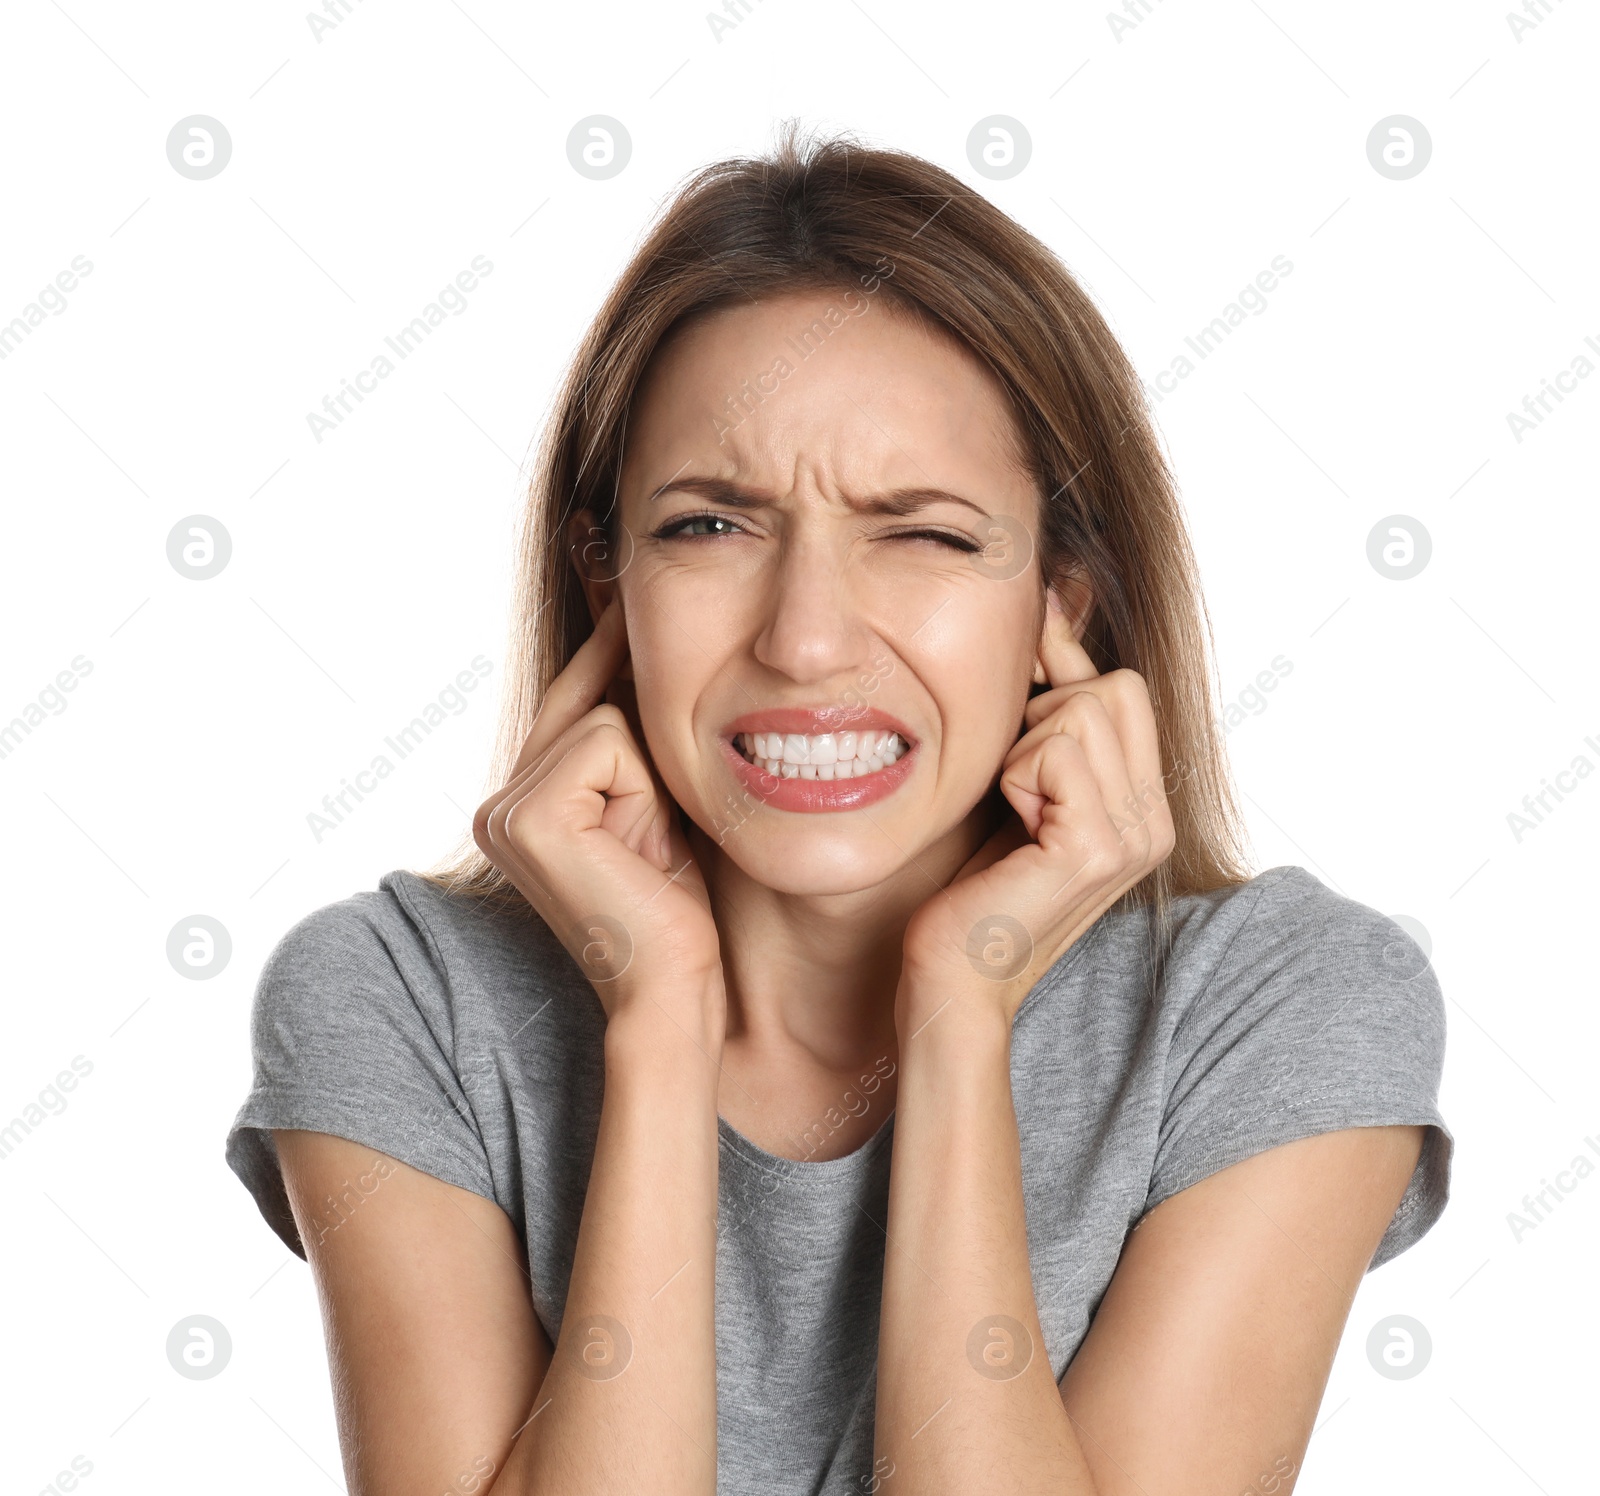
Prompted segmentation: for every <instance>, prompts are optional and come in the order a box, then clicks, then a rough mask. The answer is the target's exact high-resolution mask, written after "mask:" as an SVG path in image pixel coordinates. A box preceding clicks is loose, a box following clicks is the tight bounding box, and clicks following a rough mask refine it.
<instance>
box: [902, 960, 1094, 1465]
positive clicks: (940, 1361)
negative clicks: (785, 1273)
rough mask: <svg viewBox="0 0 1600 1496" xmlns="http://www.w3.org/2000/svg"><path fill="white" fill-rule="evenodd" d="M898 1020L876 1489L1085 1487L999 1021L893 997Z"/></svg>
mask: <svg viewBox="0 0 1600 1496" xmlns="http://www.w3.org/2000/svg"><path fill="white" fill-rule="evenodd" d="M941 1003H943V1004H944V1005H943V1006H942V1007H941ZM897 1021H898V1023H899V1026H900V1032H901V1040H900V1090H899V1094H898V1097H897V1100H896V1103H895V1130H894V1156H893V1160H892V1164H891V1168H890V1184H889V1221H888V1244H887V1247H886V1249H885V1259H884V1274H883V1308H882V1314H881V1318H880V1321H879V1329H878V1397H877V1435H876V1450H875V1453H876V1457H877V1458H876V1473H877V1475H878V1477H879V1483H878V1488H879V1489H882V1490H886V1491H899V1492H902V1493H905V1496H947V1493H948V1496H955V1493H957V1492H962V1493H965V1492H968V1491H976V1490H995V1491H1000V1490H1004V1491H1047V1490H1048V1491H1053V1492H1058V1493H1061V1496H1093V1492H1094V1483H1093V1480H1092V1478H1091V1476H1090V1473H1089V1470H1088V1467H1087V1465H1086V1464H1085V1462H1084V1458H1083V1454H1082V1451H1081V1448H1080V1446H1079V1444H1078V1441H1077V1438H1076V1435H1075V1434H1074V1432H1073V1429H1072V1424H1071V1422H1070V1420H1069V1419H1068V1417H1067V1414H1066V1410H1065V1409H1064V1408H1063V1406H1062V1403H1061V1397H1060V1393H1059V1391H1058V1389H1057V1387H1056V1382H1055V1378H1054V1376H1053V1375H1052V1374H1051V1368H1050V1361H1049V1358H1048V1356H1047V1355H1046V1354H1045V1348H1044V1344H1043V1340H1042V1336H1041V1333H1040V1329H1039V1318H1038V1311H1037V1309H1036V1308H1035V1305H1034V1298H1033V1282H1032V1277H1031V1274H1030V1271H1029V1266H1028V1242H1027V1230H1026V1222H1025V1217H1024V1211H1023V1200H1022V1166H1021V1149H1020V1145H1019V1141H1018V1136H1017V1124H1016V1116H1015V1113H1014V1111H1013V1109H1012V1103H1011V1074H1010V1043H1011V1036H1010V1024H1009V1020H1008V1019H1007V1018H1006V1017H1005V1015H1004V1014H1002V1013H1001V1012H1000V1011H999V1010H998V1008H997V1007H996V1006H995V1005H993V1004H989V1003H985V1002H983V1001H982V999H981V998H974V997H972V996H971V995H968V994H954V995H952V996H951V1000H950V1001H948V1002H947V1003H944V999H943V998H935V997H934V996H933V995H932V994H930V993H920V994H916V995H915V996H914V997H913V996H908V995H907V994H906V993H905V991H904V990H903V991H902V1000H901V1002H900V1003H899V1005H898V1006H897Z"/></svg>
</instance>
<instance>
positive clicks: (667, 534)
mask: <svg viewBox="0 0 1600 1496" xmlns="http://www.w3.org/2000/svg"><path fill="white" fill-rule="evenodd" d="M702 524H712V525H725V526H726V527H727V528H726V529H722V530H697V531H694V532H692V533H691V531H690V528H689V527H690V526H691V525H702ZM745 533H746V532H745V531H744V530H742V529H740V528H739V526H737V525H736V524H734V522H733V521H732V520H731V519H729V518H728V516H727V515H725V514H712V513H710V512H709V511H708V512H705V513H701V514H680V515H679V516H678V517H677V518H676V519H669V520H668V521H667V522H666V523H665V524H664V525H661V526H660V527H659V528H657V529H655V530H652V531H651V532H650V538H651V539H652V540H672V539H676V538H677V537H679V536H681V537H683V538H684V539H688V540H701V539H713V538H715V537H716V536H718V535H743V534H745Z"/></svg>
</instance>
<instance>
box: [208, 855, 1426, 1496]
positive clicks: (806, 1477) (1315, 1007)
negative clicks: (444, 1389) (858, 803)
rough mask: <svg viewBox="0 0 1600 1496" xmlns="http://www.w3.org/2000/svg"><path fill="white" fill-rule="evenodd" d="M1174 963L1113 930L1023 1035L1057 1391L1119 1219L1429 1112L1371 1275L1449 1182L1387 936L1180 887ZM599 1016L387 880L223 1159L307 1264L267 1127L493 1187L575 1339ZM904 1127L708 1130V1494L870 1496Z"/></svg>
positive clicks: (363, 909) (1282, 890) (1276, 875)
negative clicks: (713, 1411)
mask: <svg viewBox="0 0 1600 1496" xmlns="http://www.w3.org/2000/svg"><path fill="white" fill-rule="evenodd" d="M1156 954H1157V948H1156V943H1155V941H1154V938H1153V927H1152V924H1151V921H1150V920H1149V919H1148V917H1147V916H1146V914H1145V913H1143V912H1139V911H1135V912H1132V913H1121V914H1108V915H1106V916H1104V917H1102V918H1101V919H1100V920H1099V922H1098V923H1097V924H1096V925H1095V926H1094V927H1093V929H1092V930H1090V931H1089V932H1088V934H1086V935H1085V936H1084V937H1082V938H1081V939H1080V940H1079V941H1078V942H1077V943H1076V944H1075V945H1074V946H1073V947H1072V948H1071V949H1070V950H1069V951H1068V952H1067V953H1066V954H1065V955H1064V956H1063V957H1062V958H1061V959H1060V960H1059V961H1058V962H1057V963H1056V964H1055V966H1053V967H1052V968H1051V969H1050V971H1048V972H1047V973H1046V974H1045V976H1044V977H1043V978H1042V979H1041V981H1040V982H1039V984H1038V985H1037V986H1036V987H1035V988H1034V989H1033V991H1032V992H1030V993H1029V994H1028V997H1027V999H1026V1000H1025V1001H1024V1003H1023V1005H1022V1007H1021V1009H1020V1010H1019V1011H1018V1014H1017V1017H1016V1021H1015V1025H1014V1028H1013V1033H1012V1061H1011V1077H1012V1090H1013V1096H1014V1100H1015V1106H1016V1114H1017V1125H1018V1128H1019V1131H1020V1135H1021V1143H1022V1167H1023V1186H1024V1195H1025V1204H1026V1211H1027V1226H1028V1246H1029V1255H1030V1258H1031V1263H1032V1270H1033V1283H1034V1291H1035V1297H1036V1301H1037V1304H1038V1308H1039V1317H1040V1323H1041V1325H1042V1328H1043V1330H1044V1338H1045V1348H1046V1350H1047V1351H1048V1354H1049V1357H1050V1362H1051V1366H1052V1368H1053V1370H1054V1372H1055V1374H1056V1377H1057V1379H1058V1380H1059V1378H1060V1377H1061V1375H1062V1374H1063V1373H1064V1372H1065V1370H1066V1367H1067V1363H1068V1361H1070V1360H1071V1358H1072V1356H1073V1354H1074V1353H1075V1352H1076V1350H1077V1348H1078V1346H1079V1344H1080V1342H1081V1341H1082V1339H1083V1336H1084V1334H1085V1332H1086V1331H1087V1329H1088V1327H1089V1323H1090V1320H1091V1318H1092V1316H1093V1314H1094V1312H1095V1310H1096V1308H1097V1306H1098V1305H1099V1303H1100V1300H1101V1298H1102V1296H1103V1295H1104V1293H1105V1290H1106V1286H1107V1284H1108V1283H1109V1282H1110V1279H1111V1274H1112V1272H1113V1270H1114V1269H1115V1267H1116V1264H1117V1258H1118V1254H1119V1253H1120V1251H1121V1249H1122V1245H1123V1241H1124V1239H1125V1237H1126V1235H1127V1233H1128V1232H1129V1231H1130V1230H1131V1229H1132V1228H1133V1226H1134V1225H1135V1223H1136V1222H1137V1221H1138V1220H1139V1218H1140V1217H1141V1216H1142V1215H1143V1214H1144V1213H1145V1212H1146V1211H1147V1210H1149V1209H1151V1208H1152V1207H1153V1206H1154V1205H1156V1204H1158V1203H1159V1202H1160V1201H1162V1200H1164V1199H1166V1198H1167V1197H1168V1196H1170V1195H1172V1194H1174V1193H1176V1192H1177V1191H1178V1190H1181V1189H1184V1188H1185V1187H1186V1186H1188V1185H1191V1184H1194V1183H1196V1182H1197V1181H1198V1180H1201V1179H1204V1178H1205V1177H1206V1176H1207V1175H1208V1174H1211V1173H1214V1172H1215V1171H1216V1170H1218V1169H1221V1168H1225V1167H1227V1166H1228V1165H1229V1164H1233V1163H1237V1162H1239V1161H1240V1160H1242V1159H1244V1158H1247V1157H1249V1156H1250V1155H1252V1154H1255V1153H1258V1152H1260V1151H1261V1150H1262V1149H1265V1148H1270V1147H1273V1146H1275V1145H1277V1144H1280V1143H1285V1142H1289V1141H1292V1140H1294V1139H1296V1138H1302V1137H1307V1136H1310V1135H1311V1134H1314V1133H1320V1132H1325V1131H1329V1130H1332V1129H1335V1128H1341V1127H1364V1126H1378V1125H1382V1124H1386V1123H1421V1124H1425V1125H1426V1126H1427V1127H1428V1129H1429V1130H1428V1134H1427V1142H1426V1144H1425V1146H1424V1148H1423V1152H1422V1158H1421V1160H1420V1162H1419V1163H1418V1165H1417V1169H1416V1173H1415V1174H1414V1176H1413V1177H1412V1179H1411V1181H1410V1184H1409V1185H1408V1186H1407V1189H1406V1192H1405V1196H1404V1198H1403V1199H1402V1200H1401V1202H1400V1206H1399V1208H1398V1209H1397V1210H1396V1212H1395V1215H1394V1219H1393V1220H1392V1222H1391V1223H1390V1225H1389V1227H1388V1230H1387V1232H1386V1234H1385V1236H1384V1238H1383V1241H1382V1243H1381V1245H1380V1246H1379V1248H1378V1251H1377V1255H1376V1256H1375V1258H1374V1259H1373V1266H1377V1265H1378V1264H1380V1263H1383V1262H1386V1261H1388V1260H1389V1259H1390V1258H1391V1257H1393V1256H1395V1255H1396V1254H1397V1253H1399V1252H1402V1251H1404V1250H1405V1249H1406V1248H1407V1247H1409V1246H1410V1245H1411V1244H1412V1243H1413V1242H1415V1241H1416V1240H1417V1239H1418V1238H1419V1237H1421V1236H1422V1235H1423V1233H1424V1232H1426V1231H1427V1230H1428V1228H1429V1227H1430V1226H1432V1224H1433V1223H1434V1221H1435V1220H1436V1219H1437V1218H1438V1216H1439V1213H1440V1211H1441V1210H1443V1208H1444V1205H1445V1201H1446V1199H1447V1197H1448V1192H1449V1175H1450V1159H1451V1153H1452V1149H1453V1141H1452V1138H1451V1135H1450V1133H1449V1131H1448V1130H1447V1129H1446V1128H1445V1126H1444V1123H1443V1119H1442V1118H1441V1116H1440V1114H1439V1111H1438V1109H1437V1106H1436V1095H1437V1088H1438V1082H1439V1076H1440V1071H1441V1067H1442V1063H1443V1058H1444V1043H1445V1022H1444V1004H1443V1000H1442V998H1441V995H1440V991H1439V985H1438V982H1437V980H1436V979H1435V977H1434V974H1433V970H1432V968H1431V967H1430V966H1429V965H1428V964H1427V962H1426V960H1425V959H1424V957H1423V955H1422V952H1421V951H1420V950H1419V949H1418V948H1417V946H1416V945H1415V944H1414V943H1413V942H1412V941H1411V940H1410V938H1409V937H1408V936H1407V935H1405V934H1404V933H1403V932H1402V931H1401V930H1400V929H1399V928H1398V927H1397V926H1395V925H1394V924H1393V923H1391V922H1390V921H1389V920H1388V919H1386V918H1385V917H1384V916H1383V915H1381V914H1379V913H1377V912H1375V911H1374V910H1372V909H1370V908H1368V907H1366V906H1365V905H1363V904H1359V903H1356V902H1354V901H1352V900H1350V899H1346V898H1344V897H1341V896H1340V895H1338V894H1336V893H1334V892H1333V891H1331V890H1330V889H1328V888H1327V887H1325V886H1324V885H1323V884H1322V883H1321V882H1320V881H1319V880H1318V879H1316V878H1315V877H1313V876H1312V875H1311V874H1310V873H1308V872H1306V871H1305V870H1304V869H1302V868H1298V867H1276V868H1272V869H1270V870H1268V871H1266V872H1264V873H1261V874H1259V875H1258V876H1257V877H1255V878H1254V879H1252V880H1251V881H1250V882H1249V883H1247V884H1244V885H1242V886H1240V887H1238V888H1235V889H1229V890H1222V891H1219V892H1216V893H1212V894H1204V895H1195V896H1191V897H1188V898H1184V899H1181V900H1179V901H1178V902H1177V904H1176V906H1175V909H1174V922H1173V931H1172V938H1171V944H1170V947H1169V949H1168V952H1167V955H1166V958H1165V960H1164V961H1160V960H1157V959H1156ZM604 1024H605V1017H604V1013H603V1011H602V1009H601V1007H600V1003H599V1001H598V999H597V998H596V997H595V995H594V992H593V989H592V988H591V987H590V986H589V984H588V983H587V982H586V981H585V980H584V979H583V977H582V976H581V974H580V973H579V971H578V969H577V967H576V965H575V964H574V963H573V961H572V959H571V958H570V957H569V956H568V955H567V953H566V951H565V950H564V949H563V948H562V946H561V945H560V944H559V942H557V941H556V939H555V937H554V936H553V935H551V934H550V932H549V931H548V930H547V929H546V928H545V927H544V925H543V924H542V923H540V922H539V921H537V920H536V919H534V918H532V917H531V916H530V917H529V918H527V919H525V920H524V919H514V918H511V917H508V916H505V915H500V916H493V915H490V914H488V913H486V912H484V911H483V910H482V909H481V908H480V907H479V906H477V905H475V904H472V903H468V902H465V901H462V900H458V899H452V898H450V897H448V896H446V895H445V894H444V893H443V892H442V891H441V890H440V889H438V888H436V887H435V886H434V885H432V884H430V883H428V882H426V881H425V880H423V879H420V878H418V877H416V876H414V875H413V874H411V873H407V872H393V873H389V874H387V875H385V876H384V877H383V878H381V879H380V880H379V884H378V888H377V890H376V891H367V892H362V893H357V894H354V895H352V896H351V897H349V898H347V899H343V900H341V901H340V902H338V903H335V904H331V905H328V906H327V907H325V908H323V909H319V910H317V911H316V912H315V913H313V914H310V915H308V916H307V917H306V918H304V919H303V920H301V921H300V922H299V923H298V924H296V925H295V926H294V928H293V929H291V930H290V931H289V932H288V933H287V934H286V935H285V936H284V937H283V938H282V940H281V941H279V943H278V944H277V946H276V947H275V948H274V949H273V951H272V953H271V954H270V956H269V957H268V959H267V961H266V964H265V967H264V968H263V970H262V973H261V977H260V982H259V985H258V987H257V990H256V997H255V1008H254V1017H253V1040H254V1051H255V1081H254V1086H253V1088H252V1089H251V1092H250V1094H249V1097H248V1098H247V1100H246V1101H245V1103H244V1106H243V1107H242V1109H241V1110H240V1112H239V1115H238V1118H237V1119H236V1121H235V1123H234V1126H233V1129H232V1131H231V1132H230V1133H229V1136H228V1140H227V1160H228V1163H229V1164H230V1165H231V1167H232V1168H233V1170H234V1171H235V1173H236V1174H237V1175H238V1176H239V1178H240V1179H241V1180H243V1182H244V1183H245V1185H246V1186H247V1187H248V1188H249V1189H250V1190H251V1192H252V1193H253V1194H254V1196H255V1198H256V1201H257V1203H258V1205H259V1206H260V1208H261V1211H262V1214H263V1215H264V1216H265V1218H266V1219H267V1221H268V1222H269V1223H270V1224H271V1225H272V1227H273V1228H274V1230H276V1231H277V1232H278V1234H279V1235H280V1236H281V1237H282V1238H283V1240H284V1241H285V1242H286V1243H287V1244H288V1245H289V1246H290V1247H291V1248H292V1249H293V1250H294V1251H296V1252H297V1253H299V1254H300V1255H301V1256H304V1251H303V1248H302V1247H301V1244H300V1241H299V1238H298V1235H297V1233H296V1230H295V1226H294V1221H293V1219H292V1217H291V1215H290V1212H289V1208H288V1204H287V1202H286V1200H285V1197H284V1193H283V1184H282V1180H281V1177H280V1175H279V1173H278V1167H277V1160H276V1154H275V1151H274V1148H273V1144H272V1137H271V1133H270V1131H268V1129H270V1128H274V1127H298V1128H308V1129H311V1130H314V1131H319V1132H327V1133H333V1134H335V1135H337V1136H339V1137H345V1138H350V1139H352V1140H354V1141H355V1142H358V1143H362V1144H364V1145H366V1146H369V1147H372V1148H375V1149H378V1150H380V1151H381V1152H384V1153H387V1154H389V1155H391V1156H392V1157H394V1158H397V1159H400V1160H401V1161H403V1162H404V1163H407V1164H410V1165H412V1166H413V1167H414V1168H417V1169H421V1170H423V1171H425V1172H427V1173H429V1174H432V1175H434V1176H436V1177H437V1178H440V1179H443V1180H446V1181H447V1182H449V1183H451V1184H455V1185H459V1186H460V1187H461V1188H463V1189H468V1190H472V1191H473V1192H475V1193H477V1194H479V1195H483V1196H485V1197H487V1198H488V1199H491V1200H495V1201H497V1202H498V1203H499V1204H500V1205H501V1206H502V1207H503V1208H504V1209H505V1211H506V1212H507V1214H508V1215H509V1216H510V1218H511V1220H512V1221H513V1222H514V1223H515V1224H516V1226H517V1228H518V1231H519V1232H520V1233H521V1235H522V1236H523V1238H524V1240H525V1242H526V1244H527V1250H528V1263H529V1270H530V1273H531V1276H532V1281H533V1296H534V1307H535V1309H536V1310H537V1312H538V1315H539V1318H540V1320H541V1322H542V1323H543V1325H544V1327H545V1329H546V1330H547V1331H548V1332H549V1335H550V1338H551V1341H552V1342H554V1341H555V1339H556V1337H557V1336H558V1335H559V1333H560V1329H561V1315H562V1308H563V1304H564V1301H565V1297H566V1288H567V1282H568V1279H569V1277H570V1274H571V1268H572V1259H573V1251H574V1248H575V1245H576V1241H577V1233H578V1222H579V1218H580V1215H581V1213H582V1209H583V1200H584V1190H585V1185H586V1182H587V1178H588V1172H589V1165H590V1161H591V1159H592V1157H593V1152H594V1140H595V1136H596V1132H597V1128H598V1125H599V1110H600V1099H601V1084H602V1078H603V1067H602V1047H601V1037H602V1033H603V1030H604ZM893 1129H894V1119H893V1116H892V1115H890V1116H888V1117H887V1118H886V1119H885V1121H884V1123H883V1125H882V1126H881V1127H880V1128H879V1129H878V1131H877V1132H876V1133H875V1134H874V1135H873V1136H872V1138H871V1139H870V1140H869V1141H867V1142H866V1143H864V1144H863V1145H862V1146H861V1147H859V1148H858V1149H856V1151H855V1152H853V1153H851V1154H848V1155H847V1156H845V1157H843V1158H837V1159H831V1160H824V1161H811V1162H796V1161H791V1160H786V1159H782V1158H778V1157H776V1156H774V1155H772V1154H770V1153H767V1152H766V1151H765V1150H763V1149H761V1148H759V1147H757V1146H756V1145H755V1144H753V1143H752V1142H750V1141H749V1140H748V1139H747V1138H745V1137H743V1136H742V1135H741V1134H739V1133H738V1132H736V1131H735V1130H734V1129H733V1128H731V1127H730V1126H729V1125H728V1124H727V1123H726V1122H719V1130H720V1140H721V1151H720V1157H721V1163H720V1176H719V1186H718V1191H719V1205H718V1212H719V1226H718V1248H717V1307H716V1314H717V1410H718V1411H717V1438H718V1450H717V1454H718V1486H717V1489H718V1491H719V1492H722V1493H729V1496H744V1493H750V1496H778V1493H787V1492H805V1493H816V1496H845V1493H847V1492H851V1493H854V1496H859V1493H860V1492H861V1491H862V1490H865V1489H869V1488H870V1480H864V1479H863V1478H864V1477H869V1476H870V1472H871V1469H872V1417H873V1399H874V1393H875V1388H874V1368H875V1362H876V1353H877V1328H878V1308H879V1299H880V1289H881V1280H882V1272H883V1233H882V1229H881V1228H882V1225H883V1223H884V1221H885V1219H886V1216H887V1202H888V1187H889V1162H890V1153H891V1149H890V1143H891V1139H892V1135H893Z"/></svg>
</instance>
